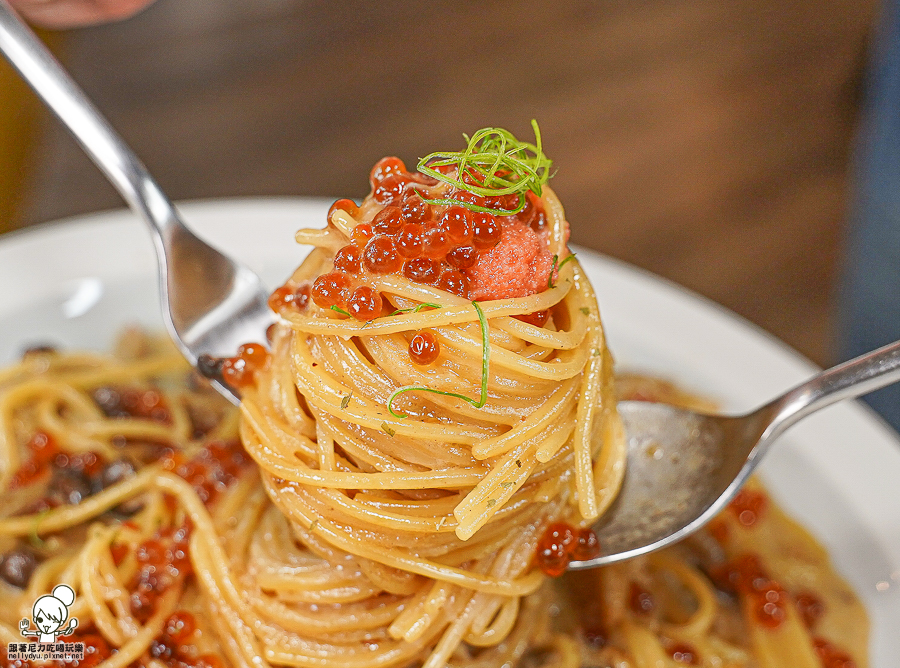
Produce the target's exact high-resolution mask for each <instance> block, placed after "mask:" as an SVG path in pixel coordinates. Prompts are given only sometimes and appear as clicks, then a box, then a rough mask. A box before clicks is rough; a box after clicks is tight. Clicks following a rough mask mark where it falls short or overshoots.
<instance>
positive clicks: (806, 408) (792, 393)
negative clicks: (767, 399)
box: [760, 341, 900, 438]
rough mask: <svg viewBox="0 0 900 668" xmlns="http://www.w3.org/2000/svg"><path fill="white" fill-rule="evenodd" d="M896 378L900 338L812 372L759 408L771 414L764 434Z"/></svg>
mask: <svg viewBox="0 0 900 668" xmlns="http://www.w3.org/2000/svg"><path fill="white" fill-rule="evenodd" d="M897 381H900V341H895V342H894V343H890V344H888V345H886V346H884V347H882V348H879V349H877V350H873V351H872V352H870V353H866V354H865V355H860V356H859V357H857V358H855V359H852V360H850V361H849V362H844V363H843V364H839V365H837V366H835V367H832V368H830V369H826V370H825V371H823V372H822V373H820V374H817V375H816V376H813V377H812V378H811V379H810V380H808V381H806V382H805V383H803V384H802V385H798V386H797V387H795V388H794V389H792V390H789V391H788V392H786V393H785V394H783V395H782V396H781V397H779V398H778V399H775V400H774V401H772V402H771V403H769V404H767V405H766V406H764V407H763V408H761V409H760V412H768V413H769V414H770V415H771V416H772V417H771V418H770V419H771V426H770V428H769V430H768V434H767V436H768V438H775V437H776V436H778V435H779V434H781V433H782V432H783V431H784V430H785V429H787V428H788V427H790V426H791V425H793V424H794V423H795V422H797V421H798V420H802V419H803V418H804V417H806V416H807V415H809V414H810V413H813V412H815V411H817V410H819V409H821V408H825V407H826V406H830V405H831V404H833V403H836V402H838V401H841V400H843V399H853V398H856V397H860V396H862V395H864V394H868V393H869V392H874V391H875V390H878V389H881V388H882V387H885V386H887V385H891V384H892V383H896V382H897Z"/></svg>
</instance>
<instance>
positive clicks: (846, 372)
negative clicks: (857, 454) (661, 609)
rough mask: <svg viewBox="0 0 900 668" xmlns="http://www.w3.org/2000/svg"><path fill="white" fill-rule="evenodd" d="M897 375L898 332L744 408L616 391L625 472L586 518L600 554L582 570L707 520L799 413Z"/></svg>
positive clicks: (675, 537)
mask: <svg viewBox="0 0 900 668" xmlns="http://www.w3.org/2000/svg"><path fill="white" fill-rule="evenodd" d="M897 381H900V341H896V342H894V343H892V344H889V345H887V346H884V347H883V348H879V349H878V350H875V351H873V352H871V353H867V354H865V355H862V356H860V357H857V358H856V359H853V360H851V361H849V362H845V363H844V364H841V365H838V366H836V367H833V368H831V369H828V370H827V371H823V372H822V373H820V374H817V375H815V376H813V377H812V378H811V379H810V380H808V381H806V382H805V383H803V384H801V385H798V386H797V387H795V388H793V389H792V390H790V391H788V392H786V393H785V394H783V395H781V396H780V397H778V398H776V399H774V400H772V401H770V402H769V403H767V404H765V405H763V406H761V407H760V408H758V409H757V410H755V411H753V412H752V413H747V414H746V415H737V416H728V415H705V414H701V413H696V412H693V411H689V410H686V409H682V408H676V407H674V406H669V405H666V404H657V403H648V402H639V401H623V402H620V403H619V405H618V409H619V415H620V416H621V418H622V422H623V424H624V427H625V433H626V437H627V439H628V462H627V465H626V467H625V479H624V481H623V484H622V489H621V490H620V491H619V494H618V496H617V497H616V500H615V501H614V502H613V504H612V505H611V506H610V508H609V509H608V510H607V511H606V513H604V515H603V516H602V517H601V518H600V521H599V522H598V523H597V524H596V525H595V526H594V531H595V533H596V534H597V538H598V539H599V540H600V547H601V550H602V551H601V554H600V556H598V557H596V558H595V559H591V560H588V561H574V562H572V563H571V564H570V566H569V568H570V569H572V570H582V569H586V568H594V567H596V566H603V565H605V564H611V563H614V562H616V561H622V560H623V559H629V558H631V557H636V556H638V555H641V554H646V553H647V552H652V551H654V550H658V549H660V548H663V547H665V546H667V545H670V544H672V543H674V542H677V541H679V540H681V539H682V538H685V537H686V536H689V535H690V534H692V533H694V532H695V531H697V529H699V528H700V527H702V526H703V525H704V524H706V523H707V522H709V520H711V519H712V518H713V517H715V515H716V514H717V513H718V512H719V511H720V510H722V509H723V508H724V507H725V505H726V504H727V503H728V502H729V501H731V500H732V499H733V498H734V496H735V495H736V494H737V493H738V491H739V490H740V488H741V486H742V485H743V484H744V483H745V482H746V480H747V478H748V477H750V474H751V473H753V471H754V470H755V469H756V467H757V466H758V465H759V462H760V461H761V460H762V458H763V455H765V453H766V451H767V450H768V448H769V446H771V444H772V443H773V442H774V441H775V440H776V439H777V438H778V437H779V436H780V435H781V434H782V433H784V431H785V430H786V429H787V428H788V427H790V426H791V425H793V424H795V423H796V422H798V421H799V420H801V419H803V418H804V417H806V416H807V415H810V414H811V413H813V412H815V411H817V410H820V409H822V408H825V407H826V406H830V405H831V404H833V403H835V402H837V401H840V400H842V399H847V398H852V397H858V396H861V395H863V394H866V393H868V392H872V391H874V390H877V389H879V388H881V387H884V386H886V385H890V384H891V383H895V382H897Z"/></svg>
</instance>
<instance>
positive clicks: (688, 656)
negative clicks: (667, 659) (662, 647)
mask: <svg viewBox="0 0 900 668" xmlns="http://www.w3.org/2000/svg"><path fill="white" fill-rule="evenodd" d="M666 649H667V650H668V652H669V655H670V656H671V657H672V660H673V661H674V662H675V663H683V664H685V665H687V666H699V665H700V655H699V654H698V653H697V650H696V649H694V647H693V645H689V644H688V643H686V642H676V643H673V644H671V645H669V646H668V647H667V648H666Z"/></svg>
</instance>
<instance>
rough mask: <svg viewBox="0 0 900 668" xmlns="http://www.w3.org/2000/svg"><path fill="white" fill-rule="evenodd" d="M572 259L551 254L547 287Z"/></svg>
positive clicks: (569, 256)
mask: <svg viewBox="0 0 900 668" xmlns="http://www.w3.org/2000/svg"><path fill="white" fill-rule="evenodd" d="M574 259H575V253H572V254H571V255H568V256H567V257H566V258H565V259H564V260H563V261H562V262H559V264H557V262H558V261H559V255H554V256H553V266H551V267H550V276H548V277H547V287H548V288H552V287H553V272H554V271H557V272H558V271H561V270H562V268H563V265H564V264H565V263H566V262H568V261H569V260H574ZM331 308H334V307H333V306H332V307H331Z"/></svg>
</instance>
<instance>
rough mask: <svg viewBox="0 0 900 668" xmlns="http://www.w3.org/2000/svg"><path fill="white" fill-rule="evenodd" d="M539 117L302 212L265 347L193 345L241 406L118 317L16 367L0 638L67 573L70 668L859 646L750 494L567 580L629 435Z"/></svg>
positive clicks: (5, 424) (391, 167) (587, 659)
mask: <svg viewBox="0 0 900 668" xmlns="http://www.w3.org/2000/svg"><path fill="white" fill-rule="evenodd" d="M535 132H536V135H537V140H536V143H535V144H528V143H525V142H520V141H518V140H516V139H515V137H513V136H512V135H511V134H509V133H508V132H506V131H503V130H499V129H494V128H489V129H486V130H482V131H480V132H478V133H476V134H475V135H473V136H472V138H471V139H470V140H469V142H468V146H467V148H466V149H465V150H464V151H462V152H459V153H439V154H432V155H431V156H428V157H427V158H425V159H423V160H422V161H421V162H420V164H419V166H418V171H414V172H410V171H408V170H407V169H406V167H405V165H404V164H403V163H402V162H401V161H400V160H398V159H396V158H386V159H384V160H382V161H380V162H379V163H378V164H377V165H376V166H375V168H374V169H373V171H372V174H371V179H370V180H371V184H372V193H371V194H370V196H369V197H367V198H366V199H365V200H364V201H363V202H362V204H361V205H357V204H355V203H354V202H351V201H349V200H339V201H338V202H336V203H335V205H334V206H333V207H332V209H331V211H330V212H329V214H328V225H327V226H326V227H325V228H324V229H322V230H301V231H300V232H298V234H297V240H298V241H299V242H300V243H304V244H310V245H312V246H313V250H312V252H311V253H310V254H309V256H308V257H307V258H306V259H305V260H304V261H303V263H302V264H301V266H300V267H299V268H298V269H297V270H296V272H295V273H294V274H293V275H292V276H291V277H290V278H289V280H288V281H287V282H286V283H285V285H284V286H282V287H280V288H279V289H278V290H276V291H275V292H274V293H273V295H272V298H271V300H270V305H271V306H272V308H273V309H274V310H275V311H276V312H277V313H278V314H279V321H278V323H277V324H276V325H275V326H274V327H273V328H272V329H271V330H270V332H269V337H270V341H269V342H268V349H267V348H266V347H264V346H262V345H260V343H258V342H257V343H250V344H247V345H245V346H243V347H242V348H241V350H240V351H239V352H238V355H236V356H235V357H233V358H229V359H226V360H212V359H204V360H202V363H201V365H200V369H201V370H202V371H204V373H206V374H207V375H213V376H217V377H219V378H222V379H224V380H225V381H226V382H229V383H230V384H232V385H234V386H235V387H237V388H239V389H240V391H241V393H242V405H241V407H240V410H239V411H237V410H235V409H233V408H232V407H231V406H230V405H228V404H227V403H226V402H225V401H224V400H222V399H221V398H220V397H219V396H218V395H216V394H215V392H213V390H212V389H210V386H209V385H208V383H207V381H206V380H205V379H204V378H202V377H201V376H199V375H198V374H197V373H196V372H194V371H192V370H191V369H189V368H188V367H187V366H186V364H185V363H184V362H183V361H182V360H181V359H180V358H179V357H178V356H177V354H176V353H175V352H174V350H173V349H172V348H171V347H170V346H168V345H167V344H165V343H163V342H161V341H159V340H157V339H154V338H152V337H148V336H146V335H144V334H141V333H139V332H134V331H132V332H128V333H127V334H126V335H125V336H124V337H123V339H122V342H121V344H120V345H119V347H118V349H117V350H116V352H115V354H113V355H111V356H101V355H95V354H79V353H67V354H63V353H59V352H56V351H50V350H35V351H31V352H29V353H28V354H26V355H25V357H24V358H23V360H22V361H21V362H20V363H19V364H18V365H16V366H14V367H12V368H10V369H8V370H7V371H5V372H3V374H2V375H0V476H2V478H0V483H2V484H0V489H3V490H4V492H3V495H2V497H0V499H2V502H0V553H2V554H3V557H2V561H0V578H2V579H0V596H2V598H3V600H4V601H10V602H11V605H8V606H4V607H3V608H2V609H0V641H2V642H3V643H13V644H17V643H19V642H21V639H22V636H21V631H20V628H22V627H20V621H22V620H24V621H25V622H28V618H29V617H30V616H31V615H32V608H31V606H32V603H33V602H34V600H35V599H36V598H38V597H39V596H40V595H41V594H45V593H48V592H50V591H51V590H52V589H53V587H55V586H57V585H59V584H61V583H64V584H66V585H68V586H70V587H71V588H72V590H73V591H74V593H75V598H74V603H72V605H71V607H70V609H69V616H70V617H73V618H75V617H77V619H78V620H79V624H78V627H77V628H76V629H75V630H74V631H72V632H71V636H70V639H77V641H78V642H82V643H83V645H84V648H85V650H84V658H82V659H76V660H74V661H70V664H74V665H91V666H93V665H99V664H102V665H104V666H110V667H113V666H116V667H118V666H128V665H144V666H154V665H177V666H181V665H184V666H211V667H218V666H225V665H233V666H265V665H278V666H303V667H310V668H311V667H315V666H347V667H356V666H358V667H363V666H365V667H367V668H368V667H369V666H383V667H392V666H398V667H404V666H423V667H425V668H443V667H444V666H485V667H487V666H535V667H537V666H572V667H576V666H635V667H640V666H654V667H656V666H679V665H702V666H747V667H750V666H758V667H759V668H763V667H772V666H784V667H787V666H791V667H793V666H798V667H803V666H814V667H816V668H818V667H819V666H827V667H828V668H836V667H837V666H843V667H844V668H849V666H852V665H857V666H864V665H866V664H865V642H866V634H867V628H866V621H865V612H864V611H863V610H862V608H861V606H860V604H859V603H858V601H857V600H856V598H855V596H854V595H853V593H852V592H851V591H850V590H849V588H848V587H847V586H846V584H844V583H843V581H842V580H840V578H839V577H838V576H837V575H835V574H834V573H833V571H832V569H831V567H830V566H829V564H828V559H827V555H825V554H824V552H823V551H822V550H821V548H819V547H818V546H817V545H816V544H815V542H814V541H813V540H812V539H811V538H810V537H809V536H808V535H807V534H806V533H805V532H803V530H802V529H800V528H799V527H797V526H796V525H795V524H794V523H792V522H791V521H790V520H788V519H787V518H785V517H784V516H783V515H782V514H781V513H780V512H779V511H778V510H777V508H775V507H774V506H773V505H772V504H771V503H770V502H769V501H768V499H767V497H766V495H765V493H764V492H763V491H762V490H761V489H760V488H759V487H758V486H756V485H753V486H751V487H749V488H748V489H747V490H745V492H743V493H742V494H741V496H740V497H739V498H738V500H737V501H736V502H735V503H734V504H733V505H732V507H731V508H730V509H729V511H726V512H725V513H724V514H723V515H722V516H721V517H720V518H719V519H718V520H717V521H716V523H715V524H714V525H713V527H712V529H711V530H710V531H708V532H704V533H702V534H701V535H700V536H698V537H696V538H693V539H690V540H689V541H686V542H685V543H683V544H681V545H679V546H675V547H674V548H671V549H669V550H666V551H663V552H660V553H658V554H655V555H651V556H649V557H645V558H640V559H635V560H632V561H629V562H627V563H624V564H619V565H616V566H612V567H608V568H605V569H602V570H599V571H594V572H585V573H579V574H566V575H563V573H564V571H565V569H566V565H567V564H568V562H569V561H571V560H578V559H586V558H590V557H592V556H594V555H596V554H597V553H598V551H599V550H601V549H602V546H601V545H599V544H598V543H597V539H596V536H594V534H593V533H592V532H591V531H590V526H591V524H592V523H593V521H594V520H596V518H597V517H599V516H600V515H602V513H603V512H604V510H605V509H606V508H608V506H609V504H610V503H612V502H613V500H614V499H615V495H616V492H617V491H618V489H619V486H620V485H621V481H622V477H623V475H624V471H625V440H624V439H625V436H624V434H623V431H622V426H621V423H620V422H619V419H618V416H617V413H616V400H617V396H616V382H615V380H614V377H613V362H612V357H611V355H610V352H609V351H608V349H607V348H606V344H605V340H604V337H603V329H602V324H601V321H600V316H599V312H598V307H597V303H596V299H595V297H594V294H593V291H592V289H591V286H590V283H589V281H588V278H587V276H586V275H585V274H584V272H583V270H582V268H581V267H580V265H579V263H578V261H577V259H576V258H574V256H573V255H571V254H570V253H569V251H568V250H567V248H566V241H567V238H568V224H567V223H566V220H565V215H564V212H563V209H562V206H561V205H560V203H559V201H558V199H557V198H556V196H555V195H554V193H553V192H552V190H551V189H550V188H549V187H547V185H546V181H547V178H548V176H549V167H550V161H549V160H548V159H547V158H546V157H545V156H544V154H543V151H542V147H541V142H540V136H539V133H538V132H537V127H536V126H535ZM620 386H621V387H620V393H621V392H624V393H625V394H626V395H627V396H634V397H641V398H644V399H649V400H656V399H659V398H661V397H662V398H664V397H665V396H666V395H665V392H664V391H665V389H666V387H667V386H666V385H665V384H663V383H661V382H659V381H650V380H646V379H635V378H627V379H623V380H622V382H621V383H620ZM683 396H684V395H682V398H683ZM560 576H561V577H560ZM67 641H68V640H67ZM851 655H852V658H851ZM12 656H13V654H11V653H9V652H7V655H6V662H7V665H17V666H25V665H28V663H29V660H28V659H22V658H15V659H14V658H11V657H12Z"/></svg>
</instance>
